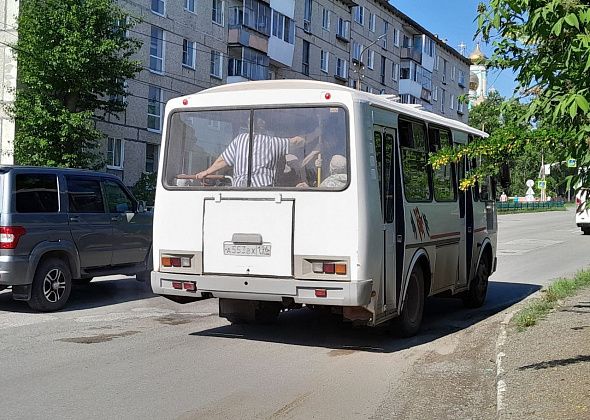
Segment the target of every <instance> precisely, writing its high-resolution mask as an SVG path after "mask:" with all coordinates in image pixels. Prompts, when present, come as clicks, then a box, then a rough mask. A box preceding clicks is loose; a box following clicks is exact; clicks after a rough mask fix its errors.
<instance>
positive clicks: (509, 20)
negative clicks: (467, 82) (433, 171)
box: [431, 0, 590, 187]
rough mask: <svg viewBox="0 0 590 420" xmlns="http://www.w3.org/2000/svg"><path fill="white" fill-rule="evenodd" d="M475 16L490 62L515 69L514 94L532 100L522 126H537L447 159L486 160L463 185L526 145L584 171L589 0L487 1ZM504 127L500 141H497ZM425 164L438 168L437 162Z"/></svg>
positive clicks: (589, 122)
mask: <svg viewBox="0 0 590 420" xmlns="http://www.w3.org/2000/svg"><path fill="white" fill-rule="evenodd" d="M478 11H479V33H480V34H481V36H482V37H483V40H484V41H488V42H492V45H493V48H494V50H493V54H492V57H491V58H490V60H489V61H488V65H489V66H490V67H495V68H499V69H511V70H512V71H514V72H515V74H516V82H517V89H516V91H515V93H519V94H520V95H522V96H525V97H527V99H528V100H529V101H530V102H529V104H528V106H527V110H526V112H525V113H524V114H523V115H522V116H521V121H523V122H525V123H527V122H530V121H533V122H534V127H535V129H534V130H529V131H527V132H521V131H520V130H518V129H517V127H510V126H508V127H503V128H501V129H500V130H498V131H496V132H494V135H493V136H492V137H490V139H489V140H484V141H479V142H474V144H473V145H472V146H468V147H467V148H465V150H463V151H462V152H461V153H454V154H448V155H447V157H449V156H451V159H457V158H460V156H462V155H468V156H479V155H483V156H486V158H487V161H488V162H489V163H490V164H489V166H488V167H487V168H482V169H481V170H480V172H479V173H472V174H470V176H469V177H468V178H466V180H465V182H463V183H462V185H463V186H464V187H467V186H469V185H471V184H473V182H474V180H475V179H476V178H477V176H483V175H484V174H485V173H486V172H489V173H493V172H494V171H497V168H498V164H499V163H501V162H506V161H509V160H510V159H511V158H513V157H514V156H516V155H519V154H523V153H524V151H525V149H526V148H530V147H536V148H537V149H544V150H551V151H552V152H553V153H554V155H555V157H554V158H555V159H556V160H558V161H562V160H565V159H567V158H568V157H575V158H576V159H577V160H578V163H579V165H580V166H582V167H589V166H590V154H589V153H588V141H589V138H590V118H589V113H588V111H589V104H588V99H589V98H590V78H589V77H588V71H589V70H590V5H589V4H588V1H583V0H490V1H489V4H487V5H486V4H485V3H482V4H480V5H479V8H478ZM504 115H508V113H506V112H504ZM502 130H503V131H504V138H501V137H500V133H499V131H502ZM442 156H443V154H441V156H439V157H440V158H441V159H442ZM431 161H432V162H433V164H435V165H436V162H437V157H434V158H433V159H432V160H431ZM442 161H445V159H442ZM581 177H582V178H586V174H584V173H582V174H581ZM570 180H571V178H570ZM584 181H585V180H584Z"/></svg>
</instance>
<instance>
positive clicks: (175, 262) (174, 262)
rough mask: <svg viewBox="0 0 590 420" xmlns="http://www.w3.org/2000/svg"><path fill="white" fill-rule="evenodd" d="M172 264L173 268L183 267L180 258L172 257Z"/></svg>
mask: <svg viewBox="0 0 590 420" xmlns="http://www.w3.org/2000/svg"><path fill="white" fill-rule="evenodd" d="M170 264H172V267H180V266H181V262H180V258H179V257H171V258H170Z"/></svg>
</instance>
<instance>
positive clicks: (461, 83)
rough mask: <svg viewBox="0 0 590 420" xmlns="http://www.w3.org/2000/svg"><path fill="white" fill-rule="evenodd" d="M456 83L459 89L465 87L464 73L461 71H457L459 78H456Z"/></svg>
mask: <svg viewBox="0 0 590 420" xmlns="http://www.w3.org/2000/svg"><path fill="white" fill-rule="evenodd" d="M457 83H458V84H459V86H461V87H465V72H464V71H463V70H459V77H458V78H457Z"/></svg>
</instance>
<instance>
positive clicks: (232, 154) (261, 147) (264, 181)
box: [221, 133, 289, 187]
mask: <svg viewBox="0 0 590 420" xmlns="http://www.w3.org/2000/svg"><path fill="white" fill-rule="evenodd" d="M249 137H250V136H249V134H248V133H243V134H238V136H236V138H235V139H233V140H232V142H231V143H230V144H229V145H228V146H227V148H226V149H225V151H224V152H223V153H222V154H221V157H222V158H223V160H224V161H225V163H227V164H228V165H229V166H232V167H233V168H234V175H233V177H234V182H233V184H234V185H233V186H234V187H245V186H247V184H248V143H249ZM252 143H253V149H252V183H251V185H252V187H268V186H271V185H273V184H274V179H275V173H276V171H277V163H278V161H279V159H280V158H281V157H283V156H285V155H286V154H287V153H289V139H288V138H281V137H273V136H267V135H264V134H255V135H254V141H253V142H252Z"/></svg>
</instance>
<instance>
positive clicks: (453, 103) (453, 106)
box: [449, 95, 455, 109]
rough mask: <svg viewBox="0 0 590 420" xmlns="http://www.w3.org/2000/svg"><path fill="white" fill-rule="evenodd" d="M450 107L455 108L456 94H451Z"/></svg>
mask: <svg viewBox="0 0 590 420" xmlns="http://www.w3.org/2000/svg"><path fill="white" fill-rule="evenodd" d="M449 107H450V108H451V109H455V95H451V98H450V99H449Z"/></svg>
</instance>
